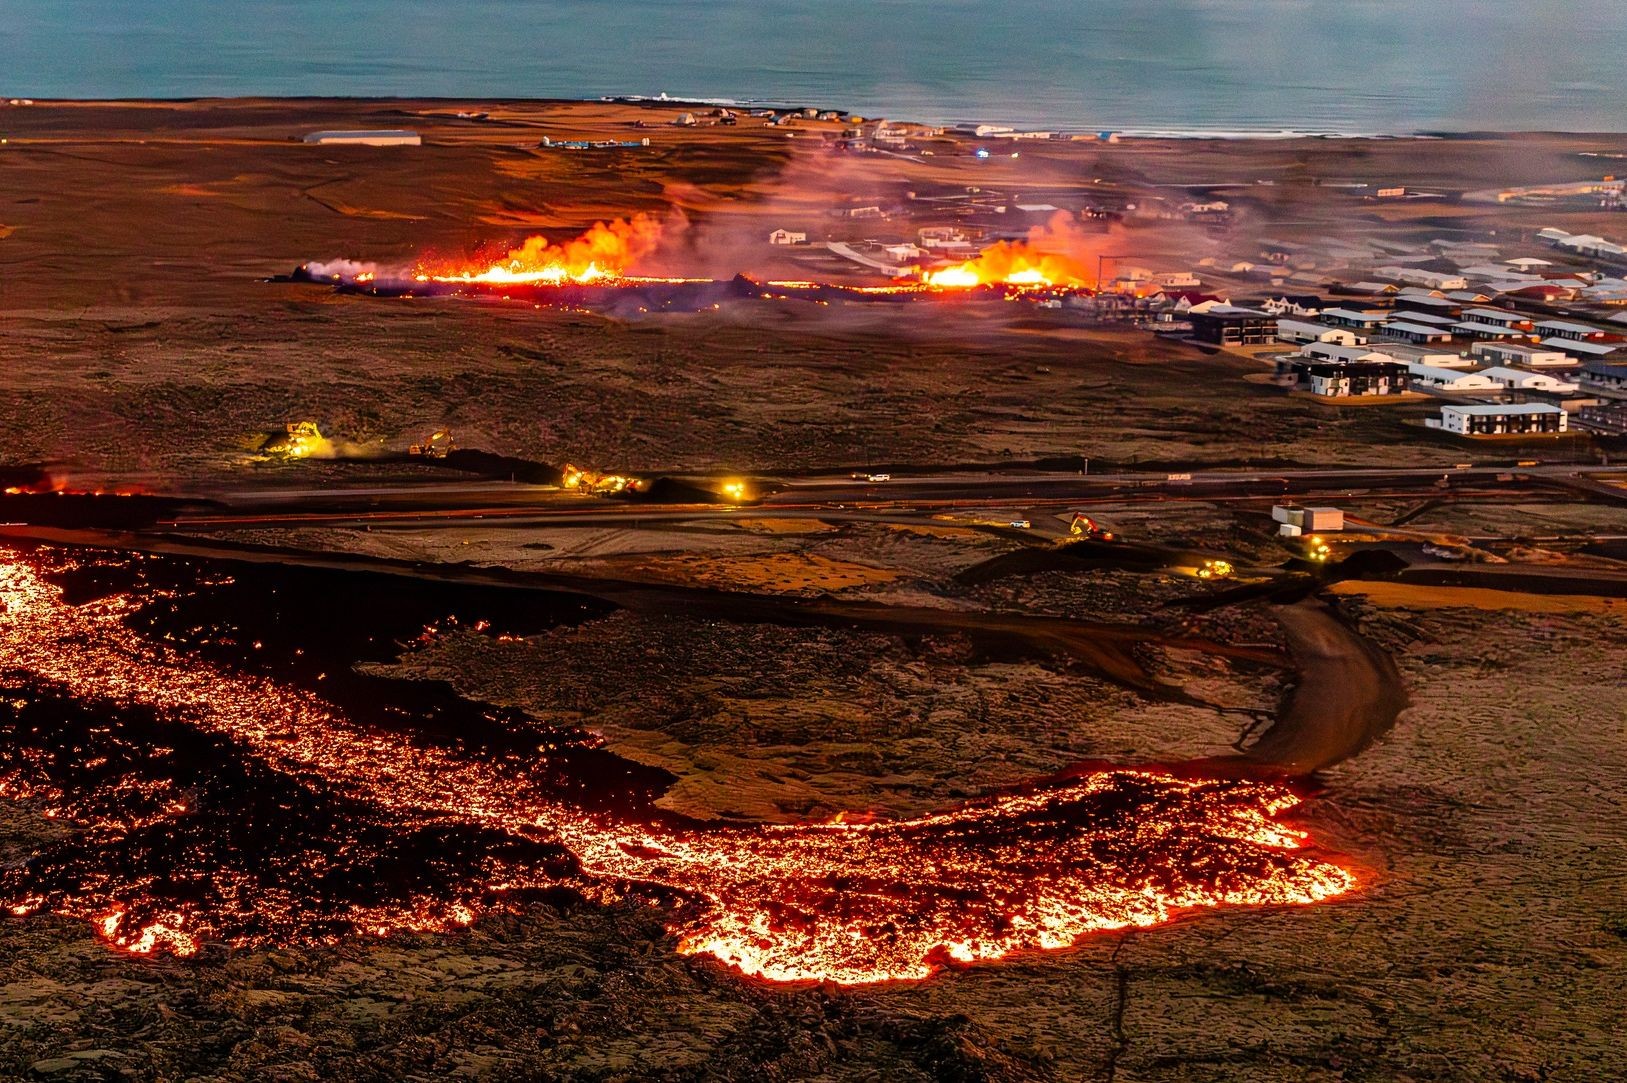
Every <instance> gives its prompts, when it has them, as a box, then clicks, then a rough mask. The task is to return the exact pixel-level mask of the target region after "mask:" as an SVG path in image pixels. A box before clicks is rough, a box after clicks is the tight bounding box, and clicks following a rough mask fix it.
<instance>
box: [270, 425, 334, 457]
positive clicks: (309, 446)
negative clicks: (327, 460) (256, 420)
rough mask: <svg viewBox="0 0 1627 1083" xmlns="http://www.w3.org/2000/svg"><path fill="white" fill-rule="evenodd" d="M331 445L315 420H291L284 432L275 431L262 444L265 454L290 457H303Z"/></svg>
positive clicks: (285, 426)
mask: <svg viewBox="0 0 1627 1083" xmlns="http://www.w3.org/2000/svg"><path fill="white" fill-rule="evenodd" d="M328 447H329V444H328V440H327V437H325V436H323V435H322V431H321V430H320V429H318V428H317V427H316V422H314V421H290V422H288V424H286V425H284V426H283V431H282V432H273V433H272V434H271V435H270V436H268V437H266V438H265V440H264V441H263V442H262V443H261V444H260V452H261V454H264V455H282V456H285V457H287V458H290V459H303V458H305V457H307V456H309V455H315V454H317V453H319V452H321V451H323V450H325V449H326V448H328Z"/></svg>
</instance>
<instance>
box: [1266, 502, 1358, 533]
mask: <svg viewBox="0 0 1627 1083" xmlns="http://www.w3.org/2000/svg"><path fill="white" fill-rule="evenodd" d="M1271 518H1272V519H1274V520H1276V521H1277V522H1279V523H1281V524H1282V528H1281V530H1280V531H1279V533H1282V534H1286V535H1290V536H1298V535H1300V534H1334V533H1337V532H1338V531H1341V530H1343V529H1344V528H1345V513H1344V512H1343V511H1342V510H1340V509H1339V508H1302V507H1300V506H1299V505H1298V504H1278V505H1277V506H1275V507H1273V508H1272V509H1271Z"/></svg>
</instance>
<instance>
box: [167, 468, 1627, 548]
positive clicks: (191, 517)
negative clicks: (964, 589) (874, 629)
mask: <svg viewBox="0 0 1627 1083" xmlns="http://www.w3.org/2000/svg"><path fill="white" fill-rule="evenodd" d="M1604 478H1627V473H1624V472H1623V471H1622V470H1621V469H1620V468H1618V467H1595V466H1571V465H1565V466H1534V467H1527V468H1520V469H1517V470H1514V471H1510V470H1508V469H1507V468H1506V467H1495V466H1490V467H1468V468H1465V469H1449V470H1445V471H1442V470H1440V469H1438V468H1417V469H1394V468H1361V467H1358V468H1336V469H1317V470H1286V471H1201V472H1193V473H1190V474H1182V475H1169V474H1162V473H1159V474H1152V473H1119V474H1108V475H1086V474H1079V473H1021V474H1007V473H972V472H965V473H951V474H932V475H923V476H902V475H901V476H895V477H894V478H893V479H892V480H890V481H886V482H868V481H863V480H856V479H852V478H837V477H829V476H799V477H785V478H772V479H757V480H756V481H755V482H754V483H753V484H756V485H758V486H759V487H760V488H761V489H762V490H763V491H764V495H763V496H762V497H761V498H760V499H758V500H755V501H751V502H749V503H744V504H727V503H715V504H653V503H647V502H639V501H624V500H617V499H611V498H592V497H585V496H582V495H580V494H576V493H569V492H563V491H561V490H558V489H555V488H552V487H549V486H538V485H526V484H517V483H512V482H493V481H489V480H480V481H468V482H454V483H439V484H424V483H403V484H399V485H392V486H373V487H367V488H334V487H329V488H320V489H316V488H306V489H284V490H263V489H261V490H250V489H245V490H239V491H235V492H230V493H226V494H222V495H219V496H217V497H216V498H215V499H216V502H217V505H218V506H217V507H215V508H212V509H209V510H205V511H197V512H189V513H185V514H181V515H177V516H176V517H175V518H174V519H171V520H168V521H166V522H165V523H163V524H161V525H163V526H164V527H166V528H169V529H176V530H186V531H209V530H215V529H235V528H240V527H244V526H255V525H280V526H312V525H351V524H357V525H365V524H371V523H394V524H397V525H429V526H433V525H450V524H453V523H465V522H469V521H473V520H482V519H504V520H510V521H514V522H515V525H519V523H521V522H536V523H547V524H549V525H552V526H602V525H614V524H620V525H623V526H632V525H645V524H659V523H663V522H681V521H692V520H696V519H704V518H723V519H728V518H742V517H743V518H761V517H764V516H772V517H775V518H798V517H806V518H816V519H825V520H831V519H837V520H847V521H865V520H870V521H880V522H893V521H899V520H907V519H914V518H920V517H922V516H930V515H933V514H944V513H951V512H979V511H987V512H989V513H990V515H989V516H988V518H989V521H990V522H991V523H994V524H999V523H1006V522H1010V521H1011V520H1013V519H1021V518H1029V519H1030V521H1031V522H1033V523H1034V524H1035V526H1036V527H1040V528H1041V529H1042V530H1043V531H1044V532H1046V533H1055V532H1057V531H1058V530H1059V529H1061V528H1059V527H1058V526H1057V525H1056V523H1055V520H1054V519H1053V518H1052V517H1054V515H1055V514H1056V513H1057V512H1059V511H1062V510H1065V509H1067V508H1069V507H1071V506H1075V505H1086V504H1090V503H1103V502H1109V503H1128V502H1143V501H1145V502H1157V501H1163V500H1200V501H1205V502H1246V501H1264V500H1270V499H1292V500H1307V499H1320V500H1327V501H1330V502H1337V501H1339V500H1343V499H1349V498H1352V497H1355V496H1362V497H1374V496H1417V495H1422V494H1427V493H1440V492H1450V493H1451V494H1452V495H1453V496H1455V497H1458V498H1463V497H1480V498H1488V499H1495V498H1499V497H1513V496H1516V495H1524V496H1528V495H1529V494H1531V493H1533V492H1544V491H1552V490H1554V489H1561V490H1564V491H1566V495H1567V497H1569V498H1570V499H1575V498H1576V497H1578V496H1581V497H1583V498H1585V499H1593V500H1620V501H1622V502H1627V489H1623V488H1618V487H1617V486H1615V485H1610V484H1607V483H1605V482H1604V481H1602V480H1601V479H1604ZM1031 510H1032V511H1033V512H1034V513H1035V516H1038V517H1035V516H1030V515H1029V514H1028V512H1029V511H1031ZM996 512H998V513H999V514H995V513H996ZM1047 520H1049V521H1047Z"/></svg>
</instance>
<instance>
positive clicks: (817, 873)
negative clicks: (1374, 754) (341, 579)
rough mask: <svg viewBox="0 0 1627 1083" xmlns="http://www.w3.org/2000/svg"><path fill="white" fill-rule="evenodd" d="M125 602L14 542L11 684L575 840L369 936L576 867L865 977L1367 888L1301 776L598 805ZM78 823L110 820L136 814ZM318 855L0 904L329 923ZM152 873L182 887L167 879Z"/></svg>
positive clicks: (95, 879)
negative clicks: (868, 803)
mask: <svg viewBox="0 0 1627 1083" xmlns="http://www.w3.org/2000/svg"><path fill="white" fill-rule="evenodd" d="M137 606H138V603H137V602H136V601H135V600H133V599H132V598H130V597H128V596H113V597H109V598H103V599H99V600H96V601H90V602H84V603H81V604H77V605H75V604H70V603H69V602H68V601H67V600H65V598H64V596H63V592H62V590H61V589H60V588H58V587H56V586H54V585H53V584H52V583H50V582H48V581H47V580H46V579H45V578H43V577H42V575H41V574H40V571H39V569H38V568H37V567H36V566H35V565H34V564H33V563H31V562H30V559H29V558H27V557H25V556H24V555H23V554H21V553H19V552H15V551H8V550H6V549H4V548H3V547H0V683H4V684H11V683H13V679H14V678H17V677H18V676H19V675H26V676H27V677H28V678H29V679H30V680H31V681H33V682H36V683H38V684H41V685H45V686H49V687H52V688H57V689H60V690H62V691H63V692H65V693H67V694H69V695H71V696H72V697H73V699H74V700H75V701H76V702H81V703H86V704H102V705H108V706H113V707H118V708H125V709H130V710H136V711H142V712H152V713H155V714H157V715H160V716H162V717H165V718H168V719H172V720H175V721H177V722H179V723H181V724H184V725H185V726H188V727H193V728H196V729H198V730H201V731H205V732H207V733H209V734H211V735H215V736H217V737H218V738H220V739H222V740H224V741H226V742H228V743H229V747H230V748H232V749H235V750H237V751H238V754H240V755H242V756H245V757H249V758H251V759H252V760H253V761H254V762H255V763H256V764H257V765H259V766H260V767H263V768H265V769H269V770H270V771H273V772H276V773H277V774H278V775H279V776H282V777H285V778H288V779H292V780H296V781H298V782H300V783H301V784H304V785H318V784H320V785H321V786H322V787H325V788H328V789H331V790H332V791H334V792H336V793H338V794H341V795H343V797H344V799H345V800H346V801H351V802H355V803H357V805H358V807H365V808H367V809H370V810H373V812H374V813H376V814H377V815H379V816H382V817H383V818H384V819H385V820H386V821H388V822H389V823H393V824H396V825H399V826H400V827H401V828H402V829H403V830H406V829H416V828H423V827H425V826H426V825H429V826H433V825H437V824H439V825H472V826H474V827H476V828H478V829H479V830H480V831H481V832H482V834H481V835H480V836H479V837H481V838H486V837H493V838H515V839H523V840H533V841H543V842H547V843H550V844H560V845H562V846H563V847H564V849H565V850H566V851H568V852H569V854H571V855H573V856H574V859H575V862H576V866H577V867H576V868H575V869H572V868H569V867H546V866H544V865H540V864H526V863H525V862H523V861H516V860H514V859H513V857H512V855H510V856H501V855H499V854H497V853H495V852H493V853H491V854H490V855H489V859H488V860H486V861H484V863H483V864H482V865H481V866H480V867H481V868H482V869H484V872H482V873H481V875H482V876H483V877H484V881H483V882H481V883H473V884H468V885H465V888H464V889H460V893H459V895H458V897H456V898H453V899H424V900H422V901H420V902H417V903H414V904H412V905H402V906H394V907H382V908H381V907H379V906H369V905H362V904H358V905H356V906H354V907H352V908H350V909H349V910H348V911H346V912H345V913H344V924H345V927H346V928H348V929H349V930H350V931H352V932H355V933H365V934H374V935H387V934H389V933H391V932H394V931H398V930H431V929H452V928H456V927H458V926H461V925H467V924H469V923H470V922H471V921H473V920H475V918H476V917H477V916H478V912H479V910H480V909H481V908H482V906H485V907H488V908H489V907H492V906H500V905H504V903H503V901H502V900H503V899H504V898H505V897H512V896H511V895H510V894H509V893H512V892H514V891H516V890H521V889H526V888H541V887H550V886H560V885H563V886H568V887H571V888H574V889H575V890H577V891H579V892H581V893H582V894H584V895H586V896H588V897H590V898H596V899H602V900H607V899H612V898H616V897H619V896H623V895H631V896H634V897H639V898H671V897H672V896H674V895H675V896H677V897H678V898H680V899H681V900H683V902H682V903H681V905H679V906H678V907H677V908H676V909H675V910H674V911H673V915H674V916H673V917H672V919H671V922H670V928H671V930H672V932H673V933H674V934H675V935H677V936H678V937H679V947H678V950H679V951H681V952H683V953H686V954H706V955H711V956H715V957H716V958H718V959H720V960H722V961H723V962H725V963H727V964H729V965H731V966H733V967H736V968H738V969H739V970H740V971H742V972H744V973H746V974H751V975H757V976H760V977H762V978H766V979H770V980H774V981H799V980H828V981H834V982H838V983H843V984H862V983H871V982H881V981H889V980H898V979H920V978H925V977H927V976H929V975H930V974H932V973H933V972H934V971H935V970H937V969H939V968H940V967H942V966H945V965H952V964H964V963H972V962H978V961H987V960H994V959H1000V958H1003V957H1006V956H1008V955H1011V954H1012V953H1014V952H1022V951H1034V950H1053V949H1059V948H1064V947H1067V946H1069V945H1071V944H1073V943H1075V942H1076V941H1078V940H1079V939H1080V938H1081V937H1083V936H1086V935H1088V934H1089V933H1091V932H1093V931H1097V930H1103V929H1115V928H1124V927H1128V926H1150V925H1155V924H1158V923H1160V922H1164V921H1167V920H1169V919H1170V918H1171V917H1172V916H1174V915H1175V914H1177V913H1178V912H1180V911H1183V910H1190V909H1197V908H1204V907H1214V906H1221V905H1238V904H1247V905H1269V904H1304V903H1313V902H1317V901H1319V900H1323V899H1327V898H1330V897H1333V896H1337V895H1339V894H1341V893H1344V892H1347V891H1349V890H1351V889H1352V888H1353V887H1354V885H1355V880H1354V877H1353V876H1352V875H1351V874H1350V873H1349V872H1347V871H1346V870H1344V869H1342V868H1340V867H1339V866H1337V865H1335V864H1333V863H1331V862H1329V861H1327V860H1324V859H1322V858H1320V857H1317V856H1315V855H1314V854H1311V853H1309V852H1307V851H1306V850H1305V849H1304V847H1303V843H1304V840H1305V836H1304V834H1303V833H1302V832H1300V831H1297V830H1295V829H1292V828H1290V827H1287V826H1285V825H1283V824H1282V823H1280V822H1279V821H1278V820H1277V816H1278V815H1279V814H1281V813H1282V812H1284V811H1285V810H1287V809H1289V808H1291V807H1292V806H1293V805H1295V804H1296V803H1297V802H1298V798H1297V797H1296V796H1295V795H1294V794H1293V793H1292V792H1290V791H1289V790H1287V789H1285V788H1282V787H1279V786H1272V785H1265V784H1259V783H1252V782H1238V781H1231V780H1221V779H1183V778H1178V777H1175V776H1172V775H1170V774H1167V773H1164V772H1159V771H1134V770H1103V771H1096V772H1093V773H1090V774H1088V775H1085V776H1083V777H1081V778H1079V779H1077V780H1074V781H1072V782H1069V783H1067V784H1064V785H1060V786H1055V787H1051V788H1046V789H1039V790H1035V791H1033V792H1028V793H1020V794H1011V795H1005V796H1001V797H997V798H993V799H989V800H985V801H981V802H976V803H973V804H971V805H967V806H965V807H962V808H959V809H955V810H952V811H949V812H944V813H941V814H937V815H932V816H926V817H922V818H919V819H914V820H908V821H902V822H870V823H863V822H831V823H824V824H808V825H790V826H767V827H755V828H753V827H727V828H723V827H718V826H715V825H710V824H705V823H695V822H690V821H680V820H677V819H676V818H674V819H672V820H670V821H664V822H660V823H649V822H644V823H636V822H628V821H627V820H626V819H624V818H618V817H616V816H614V815H610V814H590V813H588V812H585V811H583V810H582V809H581V808H580V807H577V806H574V805H573V804H571V803H570V802H568V801H566V800H564V799H562V798H561V797H559V796H558V793H557V791H551V790H550V789H549V788H548V785H547V783H546V781H545V777H544V776H545V773H546V772H545V770H544V768H545V767H546V763H545V762H543V761H544V759H545V756H544V755H543V754H537V755H536V756H529V755H503V756H489V757H482V756H477V755H475V754H471V753H470V752H468V751H466V750H464V749H462V748H460V747H458V746H456V745H446V744H442V745H437V744H435V743H433V742H431V741H428V740H424V739H420V738H416V737H414V736H413V735H412V734H411V733H410V732H399V731H382V730H377V729H368V728H366V727H363V726H360V725H358V724H356V723H355V722H353V721H351V720H349V719H347V718H345V717H344V716H343V715H342V714H341V713H340V712H338V711H337V710H336V709H335V708H334V707H332V706H331V705H329V704H327V703H324V702H323V701H322V700H321V699H319V698H318V697H316V696H314V695H311V694H309V693H307V692H304V691H301V690H298V689H295V688H291V687H288V686H286V685H283V684H281V683H279V682H278V681H275V680H273V679H270V678H267V677H261V676H256V675H252V674H248V673H240V672H235V671H233V670H230V669H228V668H225V667H221V666H215V665H211V664H208V663H205V662H202V661H200V660H199V659H198V658H196V657H195V656H193V655H191V654H188V653H184V652H182V651H179V650H177V649H175V648H173V647H171V646H169V645H167V644H165V643H163V642H160V641H157V640H152V639H147V638H144V637H142V636H140V635H138V634H136V633H134V632H132V631H131V630H130V628H129V626H128V625H127V624H126V622H125V617H126V616H127V615H128V614H130V613H131V612H132V611H133V610H134V609H135V608H136V607H137ZM5 751H6V750H5V749H4V747H3V746H0V753H4V752H5ZM38 766H39V765H37V764H30V763H29V762H27V757H26V756H24V757H15V756H8V757H7V758H5V759H0V791H3V792H7V793H9V794H11V795H12V796H22V797H28V798H31V799H34V800H36V801H39V802H42V803H44V804H45V805H46V806H47V815H60V814H61V811H60V810H61V809H63V808H66V807H67V806H66V805H64V804H63V802H64V800H65V798H64V795H63V794H62V793H60V792H58V791H54V790H53V788H52V787H51V785H49V784H48V783H45V784H42V783H40V782H39V781H38V780H37V779H35V780H34V781H30V778H29V771H30V769H31V767H38ZM148 807H149V808H150V809H151V810H152V811H150V812H149V813H147V814H146V816H147V819H146V821H145V822H146V823H149V824H151V823H154V822H156V823H160V824H164V825H169V826H170V827H171V828H172V829H173V828H174V827H176V826H179V825H180V824H181V822H182V818H184V817H187V816H189V815H192V814H193V810H192V809H191V808H189V805H188V801H187V799H186V797H185V795H184V794H168V793H160V794H157V795H156V796H155V797H154V799H153V800H152V801H150V802H149V803H148ZM81 826H83V827H84V828H85V830H86V831H87V832H89V833H91V834H94V835H98V836H99V837H104V838H106V837H116V836H117V835H118V833H119V832H121V831H128V830H130V829H131V827H132V824H131V823H129V822H125V823H117V822H112V821H109V820H103V821H101V822H90V823H82V825H81ZM318 872H319V870H304V869H302V868H300V867H298V866H295V867H293V868H292V870H291V872H290V874H289V877H288V878H287V879H285V880H279V881H277V882H275V883H269V884H268V883H266V882H264V881H250V880H246V879H238V880H233V879H231V878H229V877H227V876H225V875H224V874H222V873H221V872H220V871H219V870H216V869H212V868H207V867H195V868H187V869H177V870H165V872H164V875H163V876H162V877H157V878H155V877H148V878H146V879H142V878H136V877H132V876H131V875H130V874H129V873H128V872H126V873H125V874H124V876H123V879H121V874H120V872H119V871H117V870H116V868H110V869H101V868H96V869H94V870H93V875H91V876H90V877H88V878H87V879H86V880H85V881H84V883H86V884H87V885H89V886H87V887H86V888H85V889H84V890H83V891H81V892H80V893H78V894H74V893H69V892H62V891H55V892H53V891H49V890H47V891H38V892H37V891H34V890H31V889H30V888H29V887H28V885H27V884H26V883H23V884H19V883H18V882H17V881H15V880H4V879H0V886H4V887H5V896H4V897H0V904H4V905H6V906H8V907H10V909H11V911H12V912H13V913H15V914H19V915H21V914H26V913H30V912H33V911H35V910H40V909H51V910H54V911H55V912H58V913H61V914H66V915H69V916H73V917H77V918H80V919H84V920H88V921H90V922H92V924H93V926H94V927H95V928H96V930H97V932H98V933H99V934H100V935H101V936H102V937H103V938H104V939H105V940H106V941H107V942H108V943H110V944H112V945H114V946H116V947H118V948H121V949H123V950H127V951H132V952H138V953H148V952H155V951H167V952H172V953H174V954H177V955H188V954H192V953H194V952H196V951H197V950H198V948H199V946H200V944H201V942H202V941H203V940H205V939H210V938H221V939H225V940H227V941H228V942H231V943H237V944H244V943H253V942H257V941H258V940H264V939H266V938H267V934H265V933H259V934H253V935H251V934H248V933H242V932H240V931H238V930H241V929H244V928H250V929H262V930H263V929H271V930H274V931H275V935H276V936H278V937H280V938H284V939H288V940H307V941H309V940H320V939H323V938H324V937H323V936H322V935H320V934H318V933H315V932H313V931H312V930H310V929H308V928H305V927H303V926H301V925H300V923H299V921H298V920H297V918H296V917H294V916H291V915H294V914H296V913H297V909H296V907H295V906H294V902H295V901H296V899H295V896H296V895H297V894H298V893H299V892H301V891H310V892H316V891H321V890H325V888H324V885H325V884H327V883H328V881H326V880H325V879H323V878H322V877H321V876H319V875H318ZM305 875H309V877H310V879H309V882H305V881H302V880H301V876H305ZM158 880H161V881H162V882H163V883H165V884H171V883H174V882H177V881H181V882H184V883H185V884H187V885H191V886H190V887H189V888H188V890H187V892H185V893H182V894H181V895H180V896H164V897H160V896H159V894H158V891H159V888H158V885H157V883H156V882H155V881H158ZM200 885H201V887H200ZM329 890H331V889H329ZM482 900H484V901H482ZM250 918H253V919H254V920H253V921H250V920H249V919H250Z"/></svg>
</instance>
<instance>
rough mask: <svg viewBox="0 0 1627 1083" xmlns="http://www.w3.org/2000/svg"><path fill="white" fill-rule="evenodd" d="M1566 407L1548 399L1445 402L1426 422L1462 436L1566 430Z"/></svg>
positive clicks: (1435, 427)
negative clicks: (1514, 402)
mask: <svg viewBox="0 0 1627 1083" xmlns="http://www.w3.org/2000/svg"><path fill="white" fill-rule="evenodd" d="M1567 416H1568V415H1566V413H1565V411H1564V410H1562V409H1560V408H1559V407H1557V406H1554V405H1552V404H1550V403H1546V402H1534V403H1525V404H1523V405H1492V404H1487V405H1485V406H1442V407H1441V416H1440V417H1439V418H1433V417H1432V418H1428V419H1426V421H1425V422H1424V423H1425V424H1426V425H1428V426H1429V427H1430V428H1432V429H1440V430H1442V431H1444V432H1450V433H1456V434H1457V435H1459V436H1503V435H1509V434H1518V433H1545V432H1565V431H1566V426H1565V422H1566V419H1567Z"/></svg>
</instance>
